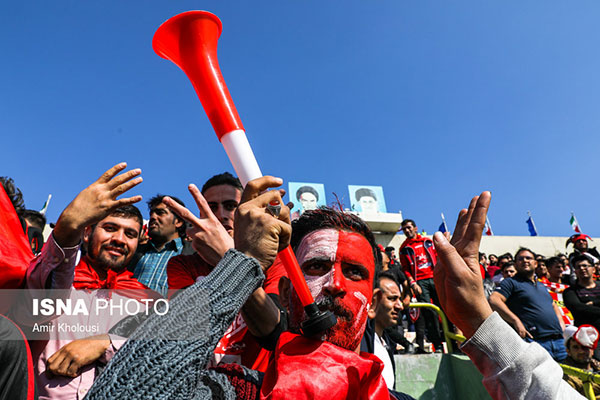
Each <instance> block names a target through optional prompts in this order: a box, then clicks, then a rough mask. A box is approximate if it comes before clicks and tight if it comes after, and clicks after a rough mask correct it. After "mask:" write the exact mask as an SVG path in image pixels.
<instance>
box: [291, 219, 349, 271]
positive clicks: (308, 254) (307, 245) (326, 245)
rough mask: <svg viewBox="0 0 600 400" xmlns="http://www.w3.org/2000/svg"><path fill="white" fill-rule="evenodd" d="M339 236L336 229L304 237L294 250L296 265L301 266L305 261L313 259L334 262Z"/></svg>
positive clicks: (316, 232)
mask: <svg viewBox="0 0 600 400" xmlns="http://www.w3.org/2000/svg"><path fill="white" fill-rule="evenodd" d="M339 235H340V233H339V231H338V230H337V229H332V228H328V229H319V230H318V231H313V232H311V233H309V234H308V235H306V236H304V238H303V239H302V241H301V242H300V245H299V246H298V249H297V250H296V257H297V259H298V264H300V265H302V264H304V262H305V261H307V260H313V259H321V260H323V259H325V260H330V261H335V254H336V253H337V247H338V238H339Z"/></svg>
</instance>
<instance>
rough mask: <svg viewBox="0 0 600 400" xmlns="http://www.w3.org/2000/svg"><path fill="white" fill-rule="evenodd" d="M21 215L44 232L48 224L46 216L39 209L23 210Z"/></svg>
mask: <svg viewBox="0 0 600 400" xmlns="http://www.w3.org/2000/svg"><path fill="white" fill-rule="evenodd" d="M21 217H22V218H23V219H24V220H27V222H29V224H31V225H32V226H35V227H36V228H38V229H40V230H41V231H42V232H43V231H44V227H45V226H46V217H45V216H44V215H43V214H42V213H40V212H39V211H35V210H23V213H22V214H21Z"/></svg>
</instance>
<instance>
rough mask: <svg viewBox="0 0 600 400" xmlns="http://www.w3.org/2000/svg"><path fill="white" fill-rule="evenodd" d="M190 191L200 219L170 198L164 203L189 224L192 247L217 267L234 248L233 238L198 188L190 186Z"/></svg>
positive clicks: (188, 232)
mask: <svg viewBox="0 0 600 400" xmlns="http://www.w3.org/2000/svg"><path fill="white" fill-rule="evenodd" d="M188 190H189V191H190V194H191V195H192V197H193V198H194V201H195V202H196V205H197V206H198V210H199V211H200V214H199V217H197V216H195V215H194V213H192V212H191V211H190V210H188V209H187V208H185V207H184V206H182V205H181V204H179V203H177V202H176V201H174V200H173V199H171V198H170V197H168V196H167V197H165V198H164V199H163V202H164V203H165V204H166V205H167V207H169V208H170V209H171V211H173V212H174V213H175V214H177V215H179V216H180V217H181V218H182V219H184V220H185V221H186V222H187V223H188V228H187V230H186V234H187V235H188V237H190V238H191V239H192V247H193V248H194V250H196V252H198V255H200V257H202V259H203V260H204V261H206V262H207V263H208V264H210V265H213V266H214V265H217V263H218V262H219V260H221V258H223V256H224V255H225V253H226V252H227V250H229V249H231V248H233V238H232V237H231V235H229V233H227V230H226V229H225V228H224V227H223V225H222V224H221V222H220V221H219V219H218V218H217V217H216V216H215V214H214V213H213V212H212V210H211V209H210V206H209V205H208V202H207V201H206V199H205V198H204V196H202V193H200V190H198V187H196V185H194V184H190V185H189V186H188Z"/></svg>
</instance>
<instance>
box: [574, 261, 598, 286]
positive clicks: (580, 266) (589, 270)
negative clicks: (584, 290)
mask: <svg viewBox="0 0 600 400" xmlns="http://www.w3.org/2000/svg"><path fill="white" fill-rule="evenodd" d="M573 269H575V275H576V276H577V280H579V281H581V280H588V279H589V278H591V277H593V274H594V266H593V265H592V263H591V262H589V261H588V260H583V261H579V262H578V263H576V264H575V265H574V266H573Z"/></svg>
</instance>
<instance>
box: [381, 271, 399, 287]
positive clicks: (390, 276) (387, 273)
mask: <svg viewBox="0 0 600 400" xmlns="http://www.w3.org/2000/svg"><path fill="white" fill-rule="evenodd" d="M382 279H389V280H390V281H392V282H394V283H395V284H396V285H398V288H399V289H400V291H402V286H400V284H399V283H398V280H397V279H396V276H395V275H394V274H393V273H392V272H390V271H389V270H387V271H381V272H379V273H378V274H377V276H376V277H375V287H376V288H381V284H380V282H381V280H382Z"/></svg>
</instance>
